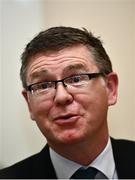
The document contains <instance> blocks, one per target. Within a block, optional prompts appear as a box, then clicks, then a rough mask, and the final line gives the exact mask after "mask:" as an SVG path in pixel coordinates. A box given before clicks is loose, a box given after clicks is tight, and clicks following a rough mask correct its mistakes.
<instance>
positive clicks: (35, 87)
mask: <svg viewBox="0 0 135 180" xmlns="http://www.w3.org/2000/svg"><path fill="white" fill-rule="evenodd" d="M53 86H54V83H53V82H42V83H38V84H34V85H33V86H32V90H33V91H43V90H49V88H52V87H53Z"/></svg>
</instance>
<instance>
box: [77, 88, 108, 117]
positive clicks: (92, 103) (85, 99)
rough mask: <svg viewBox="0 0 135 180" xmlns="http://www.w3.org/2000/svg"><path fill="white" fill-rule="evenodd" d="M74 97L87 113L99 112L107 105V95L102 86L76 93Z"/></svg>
mask: <svg viewBox="0 0 135 180" xmlns="http://www.w3.org/2000/svg"><path fill="white" fill-rule="evenodd" d="M75 99H76V101H77V102H78V103H79V104H80V105H81V107H82V108H83V111H85V113H87V114H97V113H98V112H99V113H101V112H102V111H106V109H107V107H108V97H107V93H106V90H105V89H104V88H103V89H97V90H93V91H92V90H91V91H89V92H86V93H85V94H78V95H76V96H75Z"/></svg>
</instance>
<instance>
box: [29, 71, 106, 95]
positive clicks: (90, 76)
mask: <svg viewBox="0 0 135 180" xmlns="http://www.w3.org/2000/svg"><path fill="white" fill-rule="evenodd" d="M79 75H87V76H88V77H89V80H91V79H93V78H97V77H99V76H103V77H105V74H104V73H103V72H97V73H81V74H75V75H73V76H69V77H65V78H63V79H60V80H55V81H45V82H53V83H55V89H56V88H57V84H58V83H59V82H61V83H62V84H63V86H64V87H67V86H68V85H67V84H65V82H64V81H65V80H66V79H69V78H71V77H74V76H79ZM40 83H44V82H37V83H33V84H30V85H28V86H27V87H26V90H27V91H29V92H32V86H33V85H36V84H40Z"/></svg>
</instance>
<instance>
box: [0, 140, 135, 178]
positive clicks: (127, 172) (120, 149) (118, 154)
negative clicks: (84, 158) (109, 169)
mask: <svg viewBox="0 0 135 180" xmlns="http://www.w3.org/2000/svg"><path fill="white" fill-rule="evenodd" d="M111 142H112V148H113V154H114V159H115V164H116V169H117V173H118V178H119V179H135V142H132V141H127V140H116V139H112V138H111ZM108 166H109V164H108ZM0 178H1V179H21V178H23V179H57V177H56V173H55V170H54V168H53V165H52V162H51V159H50V155H49V147H48V145H46V146H45V148H44V149H43V150H42V151H41V152H40V153H38V154H36V155H33V156H31V157H29V158H27V159H25V160H23V161H21V162H19V163H17V164H15V165H12V166H11V167H8V168H5V169H3V170H0Z"/></svg>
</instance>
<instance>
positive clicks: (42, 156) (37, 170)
mask: <svg viewBox="0 0 135 180" xmlns="http://www.w3.org/2000/svg"><path fill="white" fill-rule="evenodd" d="M51 174H54V170H53V166H52V164H51V160H50V156H49V148H48V146H46V147H45V148H44V149H43V150H42V151H41V152H39V153H37V154H35V155H33V156H31V157H29V158H27V159H24V160H22V161H20V162H18V163H16V164H14V165H12V166H10V167H7V168H4V169H2V170H0V179H8V178H10V179H16V178H17V179H22V178H23V179H27V178H28V179H35V178H37V179H38V178H43V176H44V177H48V176H51Z"/></svg>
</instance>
